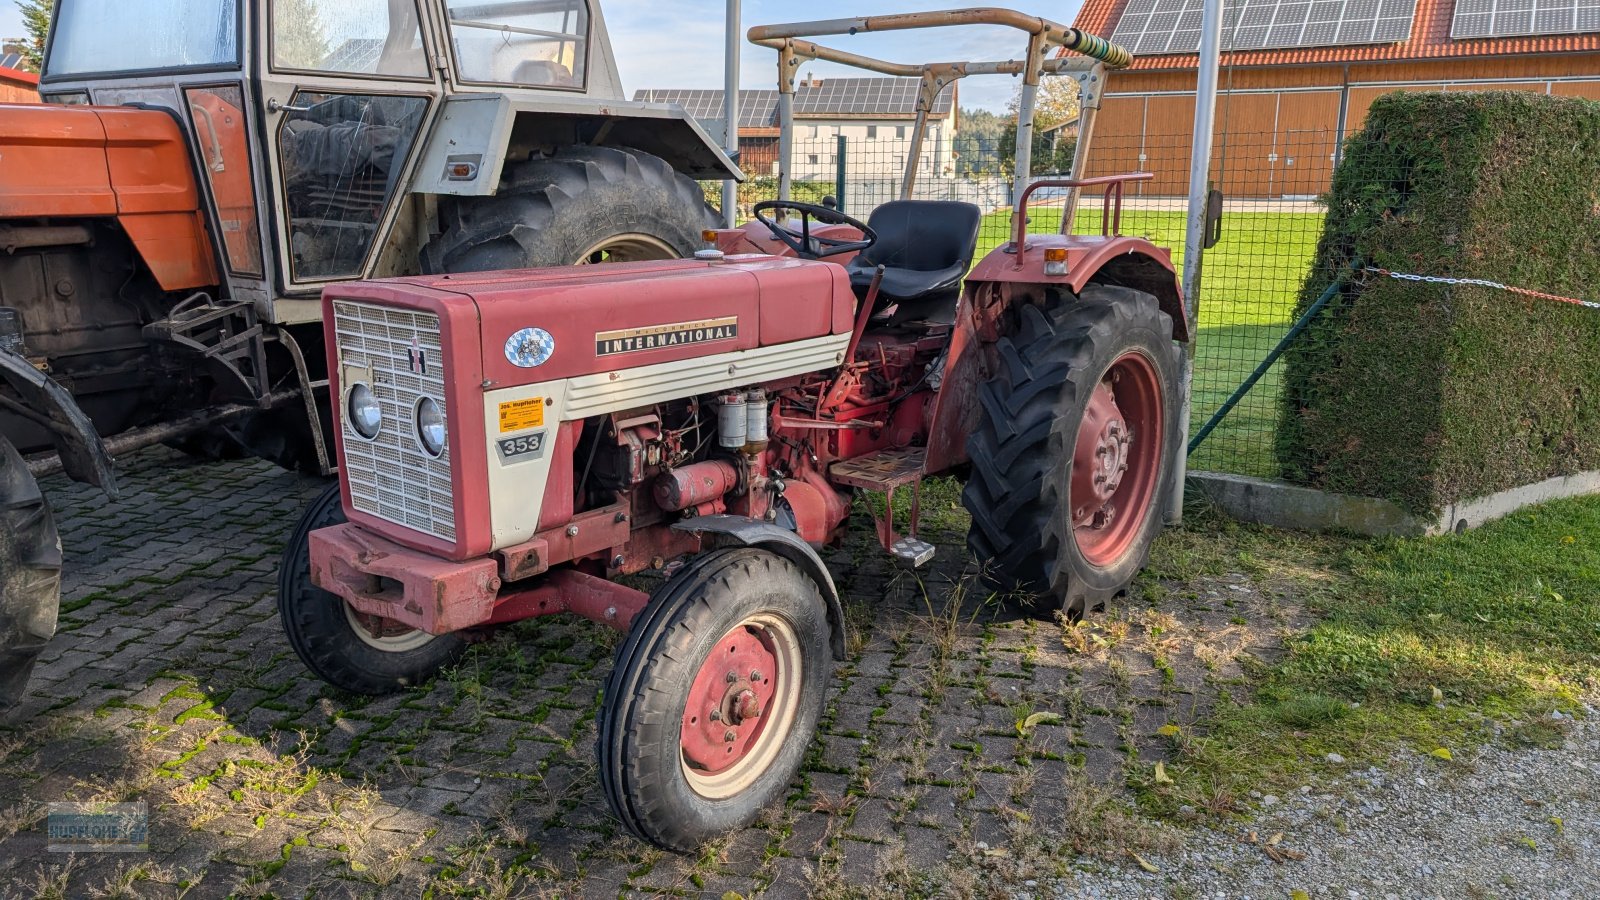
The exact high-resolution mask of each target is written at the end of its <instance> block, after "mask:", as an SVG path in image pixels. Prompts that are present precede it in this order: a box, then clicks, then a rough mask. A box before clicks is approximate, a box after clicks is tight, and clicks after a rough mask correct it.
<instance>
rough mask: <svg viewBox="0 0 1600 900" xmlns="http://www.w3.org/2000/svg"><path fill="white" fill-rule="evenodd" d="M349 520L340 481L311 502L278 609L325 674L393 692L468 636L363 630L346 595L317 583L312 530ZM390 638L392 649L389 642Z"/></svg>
mask: <svg viewBox="0 0 1600 900" xmlns="http://www.w3.org/2000/svg"><path fill="white" fill-rule="evenodd" d="M344 521H345V517H344V510H343V509H342V508H341V507H340V505H339V485H338V483H337V482H335V483H334V484H330V485H328V487H327V488H326V489H324V490H323V492H322V493H321V494H319V495H318V496H317V498H316V499H315V500H313V501H312V502H311V505H310V506H308V507H306V511H305V513H303V514H302V515H301V517H300V521H299V523H298V524H296V525H295V529H294V533H293V534H292V535H290V537H289V543H288V544H287V545H285V547H284V550H283V560H282V563H281V564H280V565H279V567H278V615H279V618H281V619H282V621H283V630H284V633H285V634H287V635H288V637H289V645H290V646H291V647H293V648H294V652H295V653H296V654H298V655H299V656H300V660H301V661H302V662H304V663H305V664H306V668H308V669H310V670H311V671H312V672H314V673H316V675H317V677H319V678H321V679H322V680H323V681H326V682H328V683H329V684H331V685H333V686H334V687H337V688H341V689H343V690H346V691H349V692H351V693H354V694H369V695H378V694H388V693H393V692H394V691H399V690H404V689H406V688H410V687H414V686H416V685H419V684H421V683H423V682H425V681H427V680H428V679H429V678H431V677H433V675H434V674H435V673H437V672H438V671H439V670H440V669H442V668H445V667H446V666H449V665H451V664H452V663H454V662H455V661H456V660H457V659H459V658H460V657H461V653H462V651H464V650H465V649H466V646H467V645H466V641H465V640H463V639H462V638H461V637H460V636H459V635H454V634H444V635H437V636H433V637H431V639H426V638H427V636H425V635H424V634H423V633H422V632H408V633H406V634H400V635H397V636H395V637H394V638H391V639H377V638H372V637H371V635H370V634H364V633H363V632H360V631H357V629H358V628H359V627H360V626H359V625H357V623H356V621H355V619H354V618H352V613H351V612H350V611H348V610H349V607H348V605H347V604H346V603H345V601H344V598H342V597H340V596H338V595H337V594H332V593H329V592H328V591H324V590H322V589H321V588H319V587H317V586H316V585H315V584H312V583H311V545H310V541H309V539H310V535H311V532H313V531H315V530H317V529H318V528H326V527H328V526H329V525H338V524H340V523H342V522H344ZM408 635H410V637H409V638H408ZM385 640H388V641H389V647H391V648H392V649H386V648H385V646H384V642H385Z"/></svg>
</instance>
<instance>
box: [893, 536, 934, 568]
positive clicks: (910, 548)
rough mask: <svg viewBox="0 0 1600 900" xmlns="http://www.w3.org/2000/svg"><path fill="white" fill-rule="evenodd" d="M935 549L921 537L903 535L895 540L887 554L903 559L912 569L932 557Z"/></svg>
mask: <svg viewBox="0 0 1600 900" xmlns="http://www.w3.org/2000/svg"><path fill="white" fill-rule="evenodd" d="M935 549H936V548H935V547H934V546H933V545H932V544H930V543H928V542H927V541H925V540H922V539H921V538H916V537H903V538H901V539H900V540H898V541H895V542H894V545H893V546H891V547H890V548H889V555H890V556H893V557H895V558H896V559H902V560H905V561H906V562H908V563H910V564H911V567H912V568H913V569H914V568H917V567H918V566H921V565H922V564H923V563H925V562H927V561H928V560H930V559H933V553H934V550H935Z"/></svg>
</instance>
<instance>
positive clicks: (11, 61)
mask: <svg viewBox="0 0 1600 900" xmlns="http://www.w3.org/2000/svg"><path fill="white" fill-rule="evenodd" d="M20 68H22V54H21V53H0V69H20Z"/></svg>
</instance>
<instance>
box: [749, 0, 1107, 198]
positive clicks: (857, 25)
mask: <svg viewBox="0 0 1600 900" xmlns="http://www.w3.org/2000/svg"><path fill="white" fill-rule="evenodd" d="M955 25H1000V26H1004V27H1007V28H1015V29H1017V30H1018V31H1022V32H1025V33H1026V34H1027V35H1028V49H1027V53H1026V54H1024V56H1023V57H1022V58H1021V59H1010V60H999V61H993V62H940V63H924V64H922V65H908V64H905V63H895V62H888V61H886V60H881V59H875V58H873V57H870V56H862V55H861V54H858V53H850V52H848V51H844V50H836V49H834V48H832V47H825V46H822V45H821V44H817V43H815V42H812V41H809V40H805V38H811V37H822V36H825V35H836V34H844V35H855V34H863V33H866V32H875V31H880V32H881V31H905V30H908V29H916V28H945V27H950V26H955ZM749 38H750V42H751V43H754V44H757V45H760V46H762V47H770V48H772V49H774V50H777V51H778V124H779V136H778V159H779V164H778V198H779V199H780V200H787V199H789V191H790V184H789V178H790V170H791V168H792V162H793V159H794V92H795V75H796V74H797V72H798V70H799V67H800V60H802V59H819V60H823V61H826V62H833V63H839V64H840V65H846V66H852V67H854V68H858V69H865V70H867V71H869V72H878V73H880V74H883V75H893V76H896V77H900V78H916V79H919V80H920V82H921V84H920V88H919V90H918V94H917V121H916V125H915V126H914V127H913V129H912V132H911V148H910V154H909V159H908V160H907V164H906V171H905V177H904V179H903V180H902V182H901V185H900V195H901V197H902V198H903V199H910V197H911V194H912V188H914V187H915V186H916V180H917V168H918V165H919V164H920V162H921V156H922V143H923V139H924V137H925V136H926V134H927V131H928V116H929V115H930V114H931V113H932V111H933V106H934V101H935V100H936V99H937V98H938V96H939V93H940V92H941V91H943V90H944V89H945V87H947V86H948V85H949V84H951V83H952V82H954V81H956V80H957V79H960V78H965V77H967V76H969V75H1021V76H1022V97H1021V100H1020V102H1019V103H1018V105H1017V150H1016V176H1015V183H1014V186H1013V196H1016V197H1020V196H1021V195H1022V192H1023V191H1024V190H1025V189H1026V188H1027V184H1028V174H1029V172H1030V171H1031V170H1032V164H1033V159H1032V156H1033V119H1034V106H1035V104H1036V102H1037V99H1038V93H1039V79H1040V78H1041V77H1043V76H1045V75H1069V74H1070V75H1076V76H1078V77H1079V79H1080V81H1081V82H1082V83H1083V85H1084V102H1083V104H1082V106H1083V113H1082V116H1083V118H1082V120H1081V125H1082V127H1081V128H1080V134H1081V136H1080V138H1079V142H1078V153H1077V157H1076V159H1075V161H1074V163H1073V174H1074V175H1076V174H1079V173H1080V172H1081V171H1082V168H1083V162H1084V160H1085V157H1086V156H1087V153H1088V148H1089V135H1088V134H1087V133H1086V132H1088V131H1089V130H1090V129H1091V128H1092V124H1093V121H1094V111H1095V110H1097V109H1098V108H1099V106H1100V92H1101V86H1102V85H1103V83H1104V78H1103V71H1102V70H1103V69H1108V68H1109V69H1121V68H1126V67H1127V66H1128V65H1130V64H1131V63H1132V62H1133V54H1132V53H1129V52H1128V50H1127V49H1126V48H1123V47H1121V46H1119V45H1117V44H1113V43H1111V42H1110V41H1108V40H1105V39H1104V38H1100V37H1097V36H1095V35H1092V34H1090V33H1088V32H1086V31H1080V30H1078V29H1076V28H1071V27H1068V26H1066V25H1062V24H1060V23H1059V22H1052V21H1051V20H1049V19H1045V18H1041V17H1039V16H1030V15H1027V14H1025V13H1020V12H1017V11H1016V10H1011V9H1001V8H999V7H977V8H972V9H950V10H939V11H932V12H914V13H897V14H893V15H885V16H863V17H859V18H850V19H823V20H818V21H815V22H793V23H789V24H784V25H757V26H755V27H754V28H751V29H750V31H749ZM1051 47H1059V48H1062V49H1064V50H1067V51H1071V52H1073V53H1076V54H1078V55H1079V56H1080V57H1086V58H1073V57H1071V56H1066V55H1056V56H1054V57H1049V51H1050V48H1051ZM1047 57H1049V58H1047ZM1075 202H1076V194H1075V193H1074V195H1073V197H1072V198H1071V199H1070V200H1069V204H1075Z"/></svg>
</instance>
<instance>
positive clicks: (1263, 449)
mask: <svg viewBox="0 0 1600 900" xmlns="http://www.w3.org/2000/svg"><path fill="white" fill-rule="evenodd" d="M1060 216H1061V211H1060V209H1059V208H1052V207H1038V208H1037V210H1036V212H1035V213H1034V215H1033V216H1032V218H1033V224H1032V225H1031V226H1030V227H1031V230H1033V231H1035V232H1049V231H1054V230H1055V229H1056V228H1057V227H1059V225H1060V221H1061V218H1060ZM1010 217H1011V211H1010V210H1009V209H1003V210H997V211H995V212H992V213H989V214H988V215H987V216H985V217H984V221H983V225H982V226H981V228H980V231H979V238H978V250H979V255H980V256H981V255H982V254H984V253H987V252H989V251H990V250H992V249H994V248H995V247H997V246H999V245H1000V244H1002V243H1004V242H1005V241H1006V240H1007V239H1008V237H1007V230H1008V228H1009V223H1010ZM1322 218H1323V217H1322V214H1321V213H1298V212H1292V213H1275V212H1260V213H1257V212H1248V213H1243V212H1230V213H1226V214H1225V215H1224V217H1223V231H1222V240H1221V241H1220V242H1219V243H1218V244H1217V246H1216V247H1214V248H1212V249H1211V250H1209V251H1207V253H1208V256H1207V259H1206V283H1205V292H1204V295H1203V299H1202V301H1201V307H1200V334H1199V336H1198V339H1197V341H1196V345H1195V380H1194V395H1193V405H1192V409H1193V416H1192V422H1191V428H1192V429H1197V428H1199V426H1200V425H1201V424H1202V423H1204V422H1205V421H1206V419H1207V418H1208V417H1209V416H1210V415H1211V414H1212V413H1213V412H1215V411H1216V409H1217V408H1218V407H1219V406H1221V404H1222V401H1223V400H1224V399H1226V398H1227V396H1228V395H1229V394H1230V393H1232V392H1233V390H1234V388H1236V387H1237V386H1238V385H1239V383H1240V382H1242V381H1243V380H1244V379H1245V377H1246V376H1248V375H1249V374H1250V372H1251V370H1252V369H1254V368H1255V366H1256V364H1257V363H1258V362H1259V361H1260V360H1261V359H1262V358H1263V357H1265V356H1266V354H1267V352H1268V351H1270V350H1271V349H1272V347H1273V346H1274V345H1275V344H1276V343H1277V341H1278V339H1279V338H1280V337H1282V335H1283V332H1284V330H1285V329H1286V328H1287V326H1288V325H1289V323H1290V322H1291V321H1292V315H1293V310H1294V302H1295V297H1296V295H1297V294H1298V293H1299V291H1300V285H1301V282H1302V281H1303V280H1304V279H1305V275H1306V271H1307V269H1308V268H1309V267H1310V265H1311V258H1312V255H1313V253H1314V252H1315V250H1316V244H1317V238H1318V236H1320V235H1321V233H1322ZM1075 230H1076V231H1078V232H1079V233H1097V232H1098V231H1099V230H1100V213H1099V211H1098V210H1094V209H1089V210H1080V211H1079V212H1078V215H1077V222H1076V224H1075ZM1122 233H1123V234H1128V235H1137V236H1140V237H1144V238H1147V239H1149V240H1150V241H1151V242H1152V243H1155V244H1157V245H1160V246H1165V247H1170V248H1172V250H1173V263H1174V265H1176V266H1178V267H1179V269H1180V271H1181V268H1182V265H1183V233H1184V213H1183V212H1181V211H1166V210H1128V211H1126V212H1124V213H1123V217H1122ZM1279 368H1280V367H1278V366H1274V367H1273V369H1272V370H1271V371H1269V372H1268V373H1267V375H1266V376H1265V377H1264V378H1263V379H1262V380H1261V382H1260V383H1259V384H1257V385H1256V387H1255V389H1254V390H1253V391H1251V393H1250V394H1249V395H1248V396H1246V397H1245V399H1244V400H1243V401H1242V402H1241V403H1240V405H1239V406H1238V407H1237V408H1236V409H1234V411H1233V412H1232V413H1231V414H1230V415H1229V417H1228V418H1227V419H1225V420H1223V422H1222V424H1221V425H1220V426H1219V427H1218V428H1217V430H1216V431H1214V432H1212V434H1211V437H1210V438H1209V439H1208V440H1207V442H1206V443H1205V444H1204V445H1202V446H1201V447H1200V449H1199V450H1197V451H1196V452H1195V454H1194V456H1193V457H1192V458H1191V459H1190V465H1191V466H1192V467H1193V468H1195V469H1206V470H1213V471H1223V472H1233V473H1236V474H1240V475H1259V476H1267V477H1271V476H1274V475H1276V473H1277V466H1276V464H1275V462H1274V460H1273V456H1272V435H1273V432H1274V430H1275V429H1276V427H1277V416H1278V389H1279V373H1278V369H1279Z"/></svg>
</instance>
